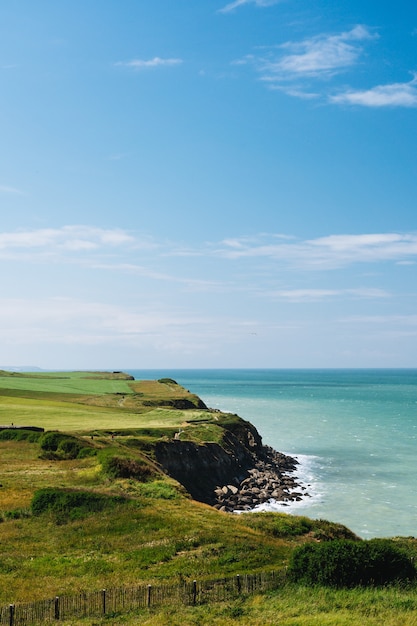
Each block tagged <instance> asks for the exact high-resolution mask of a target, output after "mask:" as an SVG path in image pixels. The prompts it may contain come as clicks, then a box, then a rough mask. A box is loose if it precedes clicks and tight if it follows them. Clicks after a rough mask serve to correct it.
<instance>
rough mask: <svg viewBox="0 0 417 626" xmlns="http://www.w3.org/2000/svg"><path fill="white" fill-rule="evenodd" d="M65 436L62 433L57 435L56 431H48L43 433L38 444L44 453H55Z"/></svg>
mask: <svg viewBox="0 0 417 626" xmlns="http://www.w3.org/2000/svg"><path fill="white" fill-rule="evenodd" d="M66 437H67V435H65V434H64V433H59V432H57V431H49V432H47V433H44V434H43V435H42V437H41V438H40V440H39V444H40V446H41V449H42V450H45V452H56V451H57V450H58V446H59V444H60V443H61V441H62V440H63V439H65V438H66Z"/></svg>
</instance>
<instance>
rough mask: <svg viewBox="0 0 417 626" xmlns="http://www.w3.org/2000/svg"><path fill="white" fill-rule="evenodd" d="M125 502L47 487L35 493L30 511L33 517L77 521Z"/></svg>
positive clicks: (84, 492) (108, 497)
mask: <svg viewBox="0 0 417 626" xmlns="http://www.w3.org/2000/svg"><path fill="white" fill-rule="evenodd" d="M125 502H127V500H126V499H125V498H122V497H118V496H106V495H103V494H100V493H93V492H91V491H81V490H74V489H55V488H53V487H47V488H45V489H38V491H36V492H35V494H34V496H33V499H32V503H31V511H32V514H33V515H42V514H43V513H54V514H56V515H59V516H60V518H61V519H78V518H80V517H84V516H85V515H89V514H91V513H96V512H99V511H103V510H104V509H107V508H113V507H114V506H115V505H117V504H121V503H125Z"/></svg>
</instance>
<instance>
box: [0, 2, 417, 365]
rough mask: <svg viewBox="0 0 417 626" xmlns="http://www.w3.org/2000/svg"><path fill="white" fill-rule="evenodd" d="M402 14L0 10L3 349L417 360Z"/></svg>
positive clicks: (162, 356) (370, 9)
mask: <svg viewBox="0 0 417 626" xmlns="http://www.w3.org/2000/svg"><path fill="white" fill-rule="evenodd" d="M416 53H417V8H416V7H415V6H414V5H413V3H410V2H406V1H405V0H400V1H399V2H396V3H392V2H387V1H380V2H375V0H372V1H370V0H362V1H361V2H359V1H355V0H351V1H350V2H349V3H346V2H337V1H334V0H333V1H329V0H281V1H279V0H278V1H274V0H236V1H234V2H233V1H231V2H229V3H228V2H227V0H224V1H223V0H206V1H201V0H123V1H122V2H120V1H119V2H116V0H100V2H99V1H98V0H91V1H89V2H85V1H81V0H71V2H70V1H67V0H62V1H60V2H56V1H55V0H39V1H38V2H36V3H35V2H33V0H31V1H29V0H19V2H17V3H12V2H5V3H2V5H1V6H0V81H1V90H0V136H1V142H0V208H1V212H0V216H1V221H0V263H1V284H2V289H1V292H0V338H1V342H0V364H1V365H2V366H21V365H34V366H38V367H42V368H46V369H54V368H57V369H58V368H62V369H73V368H80V369H81V368H103V369H111V368H126V369H127V368H182V367H184V368H193V367H196V368H204V367H208V368H212V367H214V368H216V367H220V368H223V367H283V368H285V367H417V357H416V355H417V280H416V268H417V266H416V262H417V211H416V207H417V159H416V153H417V54H416Z"/></svg>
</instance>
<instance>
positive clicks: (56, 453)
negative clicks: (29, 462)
mask: <svg viewBox="0 0 417 626" xmlns="http://www.w3.org/2000/svg"><path fill="white" fill-rule="evenodd" d="M39 443H40V447H41V450H42V451H43V453H44V454H43V456H46V457H48V458H52V459H57V460H59V459H77V458H85V457H86V456H89V455H90V454H91V455H93V454H95V450H94V448H89V447H88V446H86V445H85V442H84V440H82V439H78V438H77V437H72V436H71V435H67V434H66V433H60V432H56V431H50V432H47V433H45V434H43V435H42V437H41V438H40V440H39ZM87 450H88V453H87Z"/></svg>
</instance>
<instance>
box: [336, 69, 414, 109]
mask: <svg viewBox="0 0 417 626" xmlns="http://www.w3.org/2000/svg"><path fill="white" fill-rule="evenodd" d="M330 102H333V103H336V104H351V105H359V106H365V107H374V108H377V107H398V106H399V107H415V106H417V75H416V76H414V78H413V79H412V80H411V81H409V82H408V83H392V84H390V85H379V86H377V87H373V88H372V89H365V90H357V91H355V90H349V91H346V92H345V93H341V94H338V95H337V96H331V97H330Z"/></svg>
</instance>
